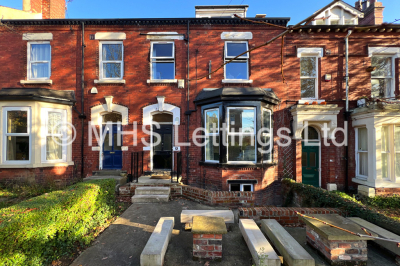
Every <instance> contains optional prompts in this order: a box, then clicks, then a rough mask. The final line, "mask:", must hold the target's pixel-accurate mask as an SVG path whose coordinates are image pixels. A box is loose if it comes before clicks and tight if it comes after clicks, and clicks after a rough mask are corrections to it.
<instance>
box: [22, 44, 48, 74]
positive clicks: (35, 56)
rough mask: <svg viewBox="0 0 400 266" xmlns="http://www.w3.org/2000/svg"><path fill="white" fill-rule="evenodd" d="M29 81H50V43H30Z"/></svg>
mask: <svg viewBox="0 0 400 266" xmlns="http://www.w3.org/2000/svg"><path fill="white" fill-rule="evenodd" d="M27 71H28V73H27V74H28V79H29V80H48V79H50V76H51V45H50V42H49V41H40V42H39V41H38V42H28V67H27Z"/></svg>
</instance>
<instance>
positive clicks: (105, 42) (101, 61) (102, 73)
mask: <svg viewBox="0 0 400 266" xmlns="http://www.w3.org/2000/svg"><path fill="white" fill-rule="evenodd" d="M103 44H120V45H121V49H122V57H121V60H103ZM104 63H120V64H121V77H118V78H107V77H105V75H104V71H103V65H104ZM99 70H100V71H99V73H100V80H122V79H123V77H124V42H123V41H100V42H99Z"/></svg>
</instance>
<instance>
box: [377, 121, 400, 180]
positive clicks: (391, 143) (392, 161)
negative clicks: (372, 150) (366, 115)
mask: <svg viewBox="0 0 400 266" xmlns="http://www.w3.org/2000/svg"><path fill="white" fill-rule="evenodd" d="M384 127H388V148H389V151H383V146H382V145H381V148H380V151H381V170H382V168H383V167H382V154H383V153H385V154H388V176H387V177H386V178H384V177H383V172H382V173H381V177H382V180H384V181H390V182H396V180H397V178H398V177H397V176H396V155H397V154H400V150H399V151H397V150H396V145H395V132H396V127H399V128H400V125H399V124H384V125H382V127H381V140H382V139H383V138H382V131H383V128H384ZM381 143H382V142H381ZM399 177H400V176H399Z"/></svg>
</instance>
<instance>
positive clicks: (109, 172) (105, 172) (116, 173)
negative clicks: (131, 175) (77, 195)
mask: <svg viewBox="0 0 400 266" xmlns="http://www.w3.org/2000/svg"><path fill="white" fill-rule="evenodd" d="M126 173H127V172H126V171H121V170H99V171H93V172H92V174H93V175H94V176H120V175H121V174H126Z"/></svg>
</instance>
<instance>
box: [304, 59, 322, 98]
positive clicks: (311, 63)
mask: <svg viewBox="0 0 400 266" xmlns="http://www.w3.org/2000/svg"><path fill="white" fill-rule="evenodd" d="M300 82H301V85H300V86H301V87H300V89H301V98H302V99H318V57H317V56H313V55H310V56H307V55H302V56H301V58H300Z"/></svg>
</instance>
